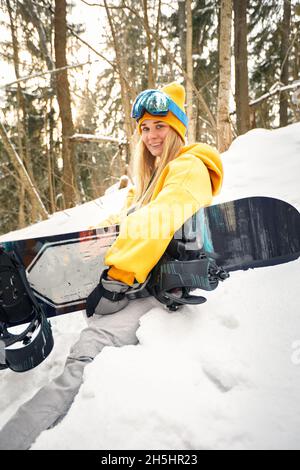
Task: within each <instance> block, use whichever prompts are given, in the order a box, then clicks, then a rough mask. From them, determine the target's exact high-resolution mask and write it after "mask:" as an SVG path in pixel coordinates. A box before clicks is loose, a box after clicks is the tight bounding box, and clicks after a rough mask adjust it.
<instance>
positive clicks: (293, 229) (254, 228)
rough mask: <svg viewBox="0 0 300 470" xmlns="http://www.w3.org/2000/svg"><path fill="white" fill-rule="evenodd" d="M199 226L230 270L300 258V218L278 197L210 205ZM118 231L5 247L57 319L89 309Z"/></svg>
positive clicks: (211, 251) (200, 237)
mask: <svg viewBox="0 0 300 470" xmlns="http://www.w3.org/2000/svg"><path fill="white" fill-rule="evenodd" d="M194 222H195V223H194V226H193V230H194V231H195V235H196V237H197V246H202V247H203V250H204V251H206V253H207V254H208V255H211V256H212V257H213V258H215V259H216V262H217V264H218V265H219V266H222V267H223V268H224V269H226V270H227V271H228V272H230V271H235V270H245V269H249V268H257V267H263V266H272V265H276V264H281V263H287V262H289V261H292V260H295V259H297V258H298V257H299V256H300V214H299V212H298V211H297V209H295V208H294V207H293V206H291V205H290V204H288V203H286V202H284V201H281V200H278V199H274V198H267V197H251V198H244V199H238V200H236V201H230V202H225V203H222V204H218V205H214V206H210V207H207V208H204V209H200V210H199V212H198V213H197V214H196V217H194ZM118 230H119V227H118V226H117V225H115V226H110V227H107V228H98V229H93V230H87V231H81V232H75V233H68V234H61V235H51V236H48V237H47V236H44V237H40V238H33V239H27V240H17V241H11V242H2V243H1V242H0V245H1V246H2V247H3V248H4V249H5V250H6V251H8V252H9V251H12V250H13V251H14V252H15V253H16V255H17V256H18V258H19V259H20V260H21V261H22V262H23V264H24V266H25V268H26V272H27V276H28V280H29V283H30V285H31V287H32V288H33V291H34V293H35V295H36V297H37V298H38V300H39V302H40V303H41V304H42V305H43V307H44V310H45V313H46V314H47V316H48V317H52V316H54V315H60V314H64V313H69V312H72V311H78V310H84V309H85V299H86V297H87V295H88V294H89V293H90V292H91V291H92V289H93V288H94V287H95V286H96V285H97V283H98V281H99V277H100V274H101V271H102V269H103V267H104V261H103V260H104V256H105V253H106V251H107V249H108V247H109V246H111V244H112V243H113V242H114V240H115V239H116V237H117V235H118ZM189 230H190V229H189ZM176 236H177V237H176V238H178V236H180V230H179V231H178V232H176ZM199 243H200V244H199ZM190 248H191V249H193V248H194V245H193V243H191V247H190Z"/></svg>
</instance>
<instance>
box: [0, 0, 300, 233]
mask: <svg viewBox="0 0 300 470" xmlns="http://www.w3.org/2000/svg"><path fill="white" fill-rule="evenodd" d="M299 26H300V1H299V0H276V1H273V0H260V1H259V0H214V1H213V0H195V1H192V0H178V1H174V0H110V1H107V0H99V1H95V2H93V0H89V1H85V0H76V1H75V0H72V1H70V2H66V1H65V0H38V1H34V0H0V35H1V43H0V108H1V109H0V234H3V233H6V232H8V231H11V230H15V229H17V228H22V227H24V226H27V225H29V224H31V223H34V222H37V221H39V220H42V219H46V218H48V217H49V216H50V215H51V214H52V213H54V212H56V211H59V210H64V209H67V208H70V207H74V206H75V205H78V204H81V203H84V202H87V201H90V200H93V199H96V198H98V197H100V196H101V195H103V194H104V192H105V190H106V189H107V188H109V187H110V186H111V185H113V184H116V186H117V187H122V186H124V185H126V184H127V183H128V182H133V175H132V160H133V155H134V149H135V145H136V142H137V138H138V136H137V135H136V133H135V123H134V121H133V120H132V119H131V117H130V110H131V106H132V103H133V101H134V98H135V97H136V95H137V94H138V93H139V92H140V91H142V90H143V89H145V88H157V87H162V86H163V85H164V84H167V83H169V82H170V81H173V80H177V81H180V82H181V83H183V84H184V85H185V87H186V91H187V105H186V112H187V114H188V117H189V129H188V140H189V142H194V141H202V142H207V143H209V144H212V145H214V146H216V147H217V148H218V149H219V151H220V152H223V151H225V150H227V149H228V148H229V146H230V144H231V142H232V141H233V140H234V139H235V138H236V137H237V136H238V135H241V134H244V133H246V132H247V131H248V130H250V129H253V128H257V127H259V128H266V129H274V128H278V127H283V126H286V125H288V124H291V123H293V122H297V121H299V120H300V28H299ZM282 158H283V159H288V155H283V156H282Z"/></svg>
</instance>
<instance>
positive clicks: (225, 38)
mask: <svg viewBox="0 0 300 470" xmlns="http://www.w3.org/2000/svg"><path fill="white" fill-rule="evenodd" d="M231 29H232V0H221V11H220V35H219V70H220V75H219V90H218V103H217V136H218V138H217V142H218V148H219V151H220V152H225V150H227V149H228V147H229V146H230V144H231V142H232V131H231V125H230V116H229V97H230V85H231Z"/></svg>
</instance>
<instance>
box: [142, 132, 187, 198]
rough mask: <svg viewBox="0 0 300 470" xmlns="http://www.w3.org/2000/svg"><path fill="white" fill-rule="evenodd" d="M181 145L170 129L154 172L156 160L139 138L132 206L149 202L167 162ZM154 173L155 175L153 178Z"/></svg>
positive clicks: (175, 155)
mask: <svg viewBox="0 0 300 470" xmlns="http://www.w3.org/2000/svg"><path fill="white" fill-rule="evenodd" d="M183 145H184V144H183V142H182V140H181V138H180V136H179V135H178V134H177V132H176V131H174V130H173V129H172V127H170V130H169V132H168V134H167V135H166V138H165V140H164V146H163V152H162V154H161V156H160V161H159V164H158V167H157V169H156V172H155V161H156V158H155V157H154V156H153V155H152V154H151V153H150V152H149V150H148V149H147V147H146V145H145V144H144V142H143V141H142V138H140V140H139V143H138V146H137V152H136V155H135V159H134V175H135V188H136V191H135V198H134V201H133V204H136V205H137V206H138V207H142V206H144V205H146V204H148V203H149V202H150V200H151V197H152V194H153V191H154V188H155V185H156V183H157V181H158V179H159V177H160V175H161V173H162V171H163V170H164V168H165V167H166V166H167V164H168V163H169V162H171V161H172V160H174V159H175V158H176V157H177V156H178V154H179V152H180V150H181V148H182V147H183ZM154 172H155V175H154V177H153V174H154ZM151 178H152V181H151Z"/></svg>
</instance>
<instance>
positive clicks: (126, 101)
mask: <svg viewBox="0 0 300 470" xmlns="http://www.w3.org/2000/svg"><path fill="white" fill-rule="evenodd" d="M104 5H105V10H106V14H107V18H108V22H109V26H110V30H111V34H112V37H113V43H114V48H115V54H116V63H117V71H118V75H119V78H120V85H121V99H122V105H123V109H124V116H125V132H126V137H127V141H128V142H129V146H130V161H131V160H132V159H133V155H134V151H135V144H136V143H135V142H134V139H133V133H134V122H133V119H132V118H131V103H130V92H131V90H129V88H128V86H127V82H126V80H125V79H124V72H125V70H126V58H125V55H124V54H122V52H121V50H120V44H119V42H118V40H117V37H116V32H115V26H114V24H113V20H112V16H111V13H110V9H109V7H108V5H107V1H106V0H104ZM127 163H129V162H127Z"/></svg>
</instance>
